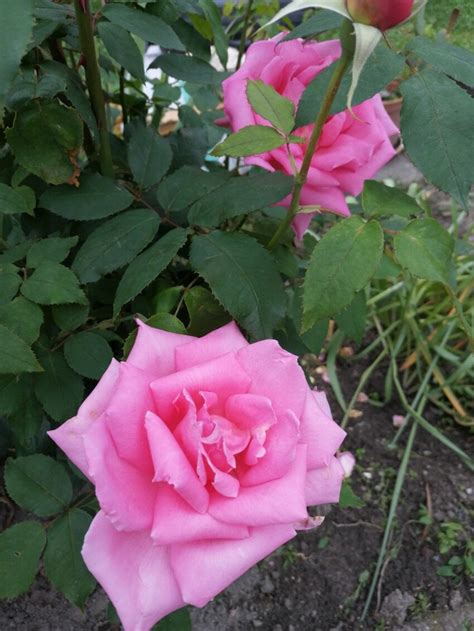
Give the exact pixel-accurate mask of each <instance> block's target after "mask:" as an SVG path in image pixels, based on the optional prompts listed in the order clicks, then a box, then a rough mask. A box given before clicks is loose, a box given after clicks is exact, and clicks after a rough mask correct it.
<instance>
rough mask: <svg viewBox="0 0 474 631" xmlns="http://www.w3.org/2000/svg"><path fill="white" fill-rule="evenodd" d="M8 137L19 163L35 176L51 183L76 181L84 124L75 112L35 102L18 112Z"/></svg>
mask: <svg viewBox="0 0 474 631" xmlns="http://www.w3.org/2000/svg"><path fill="white" fill-rule="evenodd" d="M6 136H7V140H8V143H9V145H10V147H11V149H12V151H13V153H14V155H15V158H16V159H17V160H18V162H19V164H21V166H22V167H24V168H25V169H27V170H28V171H30V172H31V173H34V174H35V175H37V176H38V177H40V178H42V179H43V180H45V181H46V182H48V183H49V184H63V183H65V182H74V181H75V178H76V169H77V167H76V164H75V155H76V154H77V153H78V152H79V149H80V147H81V145H82V121H81V119H80V118H79V116H78V115H77V114H76V112H75V111H74V110H73V109H71V108H69V107H65V106H64V105H59V103H57V102H55V101H53V102H51V103H43V104H40V103H39V102H37V101H35V102H33V103H31V104H30V105H29V106H28V107H26V108H25V109H23V110H21V111H20V112H18V113H17V115H16V118H15V123H14V125H13V127H12V128H10V129H7V130H6Z"/></svg>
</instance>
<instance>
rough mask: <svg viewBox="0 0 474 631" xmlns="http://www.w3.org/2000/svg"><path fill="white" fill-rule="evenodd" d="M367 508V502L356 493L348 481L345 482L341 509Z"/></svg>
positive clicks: (342, 489)
mask: <svg viewBox="0 0 474 631" xmlns="http://www.w3.org/2000/svg"><path fill="white" fill-rule="evenodd" d="M364 506H365V502H364V501H363V500H361V499H360V497H358V496H357V495H356V494H355V493H354V491H353V490H352V487H351V485H350V483H349V482H348V481H347V480H344V482H343V483H342V488H341V496H340V498H339V507H340V508H363V507H364Z"/></svg>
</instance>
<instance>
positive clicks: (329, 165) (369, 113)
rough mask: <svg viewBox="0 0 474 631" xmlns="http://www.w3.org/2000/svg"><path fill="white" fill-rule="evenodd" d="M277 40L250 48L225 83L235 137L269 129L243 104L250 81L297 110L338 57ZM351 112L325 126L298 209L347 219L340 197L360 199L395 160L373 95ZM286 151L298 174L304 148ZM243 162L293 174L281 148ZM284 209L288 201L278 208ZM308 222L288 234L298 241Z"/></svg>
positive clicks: (328, 45) (307, 217) (301, 220)
mask: <svg viewBox="0 0 474 631" xmlns="http://www.w3.org/2000/svg"><path fill="white" fill-rule="evenodd" d="M282 37H284V34H281V35H278V36H277V37H274V38H273V39H269V40H265V41H261V42H256V43H255V44H252V45H251V46H250V48H249V49H248V52H247V56H246V59H245V62H244V63H243V64H242V66H241V68H240V69H239V70H238V71H237V72H236V73H234V74H233V75H232V76H230V77H229V78H228V79H226V80H225V81H224V83H223V88H224V109H225V112H226V115H227V118H228V120H229V122H230V126H231V128H232V130H233V131H234V132H235V131H238V130H239V129H241V128H242V127H246V126H248V125H255V124H258V125H269V124H270V123H268V122H267V121H265V119H263V118H261V117H260V116H259V115H257V114H255V113H254V111H253V110H252V108H251V106H250V104H249V102H248V100H247V95H246V89H247V81H248V80H249V79H254V80H255V79H260V80H262V81H264V82H265V83H267V84H269V85H271V86H273V87H274V88H275V90H276V91H277V92H279V93H280V94H281V95H283V96H285V97H287V98H288V99H290V100H291V101H293V103H294V104H295V106H297V104H298V102H299V100H300V98H301V96H302V94H303V92H304V89H305V88H306V86H307V85H308V84H309V83H310V82H311V81H312V80H313V79H314V77H315V76H316V75H318V74H319V73H320V72H322V71H323V70H324V69H325V68H327V67H328V66H330V65H331V64H332V63H333V62H334V61H335V60H336V59H338V57H339V56H340V54H341V47H340V43H339V40H331V41H328V42H320V43H315V42H308V43H306V44H305V43H304V42H303V40H291V41H289V42H283V43H282V44H279V41H280V39H281V38H282ZM353 112H354V115H355V117H354V116H353V115H352V114H351V113H350V112H349V111H348V110H345V111H344V112H341V113H339V114H335V115H334V116H331V117H330V118H329V119H328V121H327V122H326V124H325V126H324V129H323V132H322V136H321V139H320V141H319V143H318V147H317V149H316V152H315V154H314V157H313V161H312V164H311V168H310V170H309V174H308V179H307V181H306V185H305V186H304V188H303V191H302V194H301V202H300V203H301V205H302V206H312V205H318V206H321V207H322V209H323V210H325V211H329V212H333V213H336V214H338V215H342V216H348V215H350V212H349V208H348V206H347V203H346V200H345V197H344V195H345V194H350V195H359V194H360V193H361V191H362V188H363V186H364V182H365V180H367V179H370V178H372V177H373V176H374V175H375V174H376V173H377V171H379V169H380V168H381V167H383V166H384V165H385V164H386V163H387V162H389V161H390V160H391V159H392V158H393V156H394V155H395V150H394V149H393V147H392V144H391V142H390V136H392V135H394V134H397V133H398V129H397V127H396V126H395V125H394V124H393V123H392V121H391V119H390V117H389V116H388V114H387V113H386V111H385V109H384V107H383V104H382V99H381V97H380V96H379V95H377V96H374V97H373V98H371V99H369V100H368V101H364V102H363V103H361V104H360V105H356V106H355V107H354V108H353ZM312 128H313V126H312V125H308V126H306V127H302V128H300V129H298V130H297V131H296V135H297V136H301V137H302V138H307V139H309V136H310V134H311V131H312ZM290 150H291V153H292V154H293V157H294V162H295V163H296V167H297V168H298V169H299V168H300V167H301V163H302V161H303V157H304V153H305V151H306V144H291V145H290ZM245 162H246V164H253V165H257V166H260V167H262V168H264V169H267V170H268V171H281V172H283V173H287V174H288V175H292V174H293V169H292V165H291V161H290V158H289V156H288V151H287V148H286V147H280V148H278V149H274V150H272V151H268V152H266V153H262V154H259V155H258V156H251V157H250V158H246V159H245ZM289 203H290V197H288V198H286V199H285V200H283V202H280V205H286V206H289ZM313 216H314V214H311V213H309V214H306V213H305V214H299V215H297V216H296V218H295V220H294V222H293V229H294V230H295V233H296V236H297V238H298V239H300V238H301V237H302V236H303V233H304V231H305V230H306V228H307V227H308V225H309V223H310V221H311V219H312V217H313Z"/></svg>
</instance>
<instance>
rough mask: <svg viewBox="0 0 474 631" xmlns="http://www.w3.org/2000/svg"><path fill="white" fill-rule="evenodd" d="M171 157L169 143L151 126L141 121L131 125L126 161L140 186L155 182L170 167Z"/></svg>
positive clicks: (146, 186)
mask: <svg viewBox="0 0 474 631" xmlns="http://www.w3.org/2000/svg"><path fill="white" fill-rule="evenodd" d="M172 158H173V152H172V151H171V147H170V145H169V143H168V142H167V141H166V140H165V139H164V138H162V137H161V136H160V135H159V134H158V133H157V132H156V131H155V130H154V129H153V127H148V126H145V125H143V124H141V123H137V124H134V125H133V126H132V133H131V137H130V141H129V143H128V163H129V165H130V168H131V170H132V173H133V178H134V180H135V182H136V183H137V184H138V186H139V187H140V188H150V186H153V185H154V184H157V183H158V182H159V181H160V180H161V178H162V177H163V176H164V175H165V174H166V172H167V171H168V169H169V168H170V165H171V160H172Z"/></svg>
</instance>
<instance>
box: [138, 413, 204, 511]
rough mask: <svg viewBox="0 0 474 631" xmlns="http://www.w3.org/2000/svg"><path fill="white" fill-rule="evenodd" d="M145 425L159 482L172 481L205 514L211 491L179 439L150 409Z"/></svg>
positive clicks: (190, 502) (197, 509)
mask: <svg viewBox="0 0 474 631" xmlns="http://www.w3.org/2000/svg"><path fill="white" fill-rule="evenodd" d="M145 427H146V431H147V435H148V441H149V444H150V450H151V456H152V459H153V465H154V467H155V477H154V481H155V482H168V483H169V484H171V485H172V486H174V488H175V489H176V491H177V493H179V494H180V495H181V497H182V498H183V499H185V500H186V501H187V502H188V504H189V505H190V506H192V507H193V508H194V510H196V511H198V512H199V513H204V512H205V511H206V510H207V507H208V504H209V494H208V492H207V490H206V489H205V487H204V486H203V485H202V484H201V482H200V481H199V478H198V477H197V475H196V472H195V471H194V470H193V468H192V466H191V464H190V463H189V461H188V459H187V458H186V456H185V454H184V452H183V450H182V449H181V447H180V446H179V444H178V442H177V441H176V438H175V437H174V436H173V434H172V433H171V432H170V430H169V429H168V427H167V426H166V425H165V423H164V422H163V421H162V420H161V418H160V417H159V416H157V415H156V414H153V412H148V413H147V414H146V417H145Z"/></svg>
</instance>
